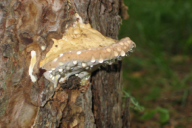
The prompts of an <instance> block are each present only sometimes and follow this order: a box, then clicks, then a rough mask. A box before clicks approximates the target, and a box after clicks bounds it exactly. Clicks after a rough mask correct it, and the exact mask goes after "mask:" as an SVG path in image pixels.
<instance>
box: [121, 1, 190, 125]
mask: <svg viewBox="0 0 192 128" xmlns="http://www.w3.org/2000/svg"><path fill="white" fill-rule="evenodd" d="M124 2H125V4H126V5H127V6H128V7H129V10H128V13H129V15H130V17H129V19H128V20H123V22H122V26H121V29H120V34H119V38H123V37H126V36H128V37H130V38H131V39H132V40H133V41H134V42H135V43H136V45H137V48H136V50H135V52H134V53H133V54H131V55H130V56H129V57H127V58H124V59H123V84H124V87H123V90H124V91H125V93H124V94H125V95H124V96H125V97H132V99H133V101H131V103H132V108H136V109H134V110H140V109H139V107H140V105H139V103H140V104H142V106H144V107H145V111H144V112H145V113H144V114H143V115H142V117H141V118H138V120H139V119H141V120H146V121H149V120H150V122H152V121H153V120H152V118H154V117H156V115H158V119H159V120H158V122H157V123H159V124H160V125H161V124H164V123H165V122H168V123H169V120H176V122H177V123H178V125H177V126H180V127H186V124H189V122H185V121H188V120H192V118H191V117H190V116H189V113H187V112H186V111H187V110H188V111H189V110H190V109H191V107H189V106H187V105H188V104H189V103H188V104H187V101H188V100H189V97H190V96H191V95H190V91H191V83H192V79H191V78H192V70H191V65H192V59H191V58H192V57H191V54H192V50H191V49H192V13H191V12H192V1H191V0H185V1H183V0H168V1H167V0H159V1H154V0H143V1H141V0H124ZM134 99H137V101H134ZM187 99H188V100H187ZM137 107H138V108H137ZM154 108H155V109H154ZM184 110H185V111H184ZM133 112H135V111H133ZM138 113H140V114H138ZM142 113H143V112H141V111H137V112H136V113H134V114H135V115H137V116H138V115H141V114H142ZM169 114H170V115H171V114H172V115H174V116H173V117H170V116H169ZM183 114H184V115H185V116H186V118H187V119H188V120H185V119H182V118H180V117H179V116H178V115H183ZM137 116H136V117H137ZM170 118H171V119H170ZM151 127H153V126H151ZM174 127H175V126H174Z"/></svg>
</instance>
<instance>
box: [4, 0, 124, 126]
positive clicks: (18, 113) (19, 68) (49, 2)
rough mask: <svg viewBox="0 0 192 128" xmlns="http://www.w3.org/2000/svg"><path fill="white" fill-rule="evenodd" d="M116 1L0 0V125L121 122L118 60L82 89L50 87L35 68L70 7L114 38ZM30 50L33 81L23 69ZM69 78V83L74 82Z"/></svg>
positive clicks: (70, 18)
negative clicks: (33, 58) (33, 59)
mask: <svg viewBox="0 0 192 128" xmlns="http://www.w3.org/2000/svg"><path fill="white" fill-rule="evenodd" d="M121 5H122V0H1V1H0V128H6V127H7V128H13V127H14V128H28V127H35V128H54V127H61V128H73V127H79V128H83V127H84V128H96V127H98V128H121V127H123V119H122V84H121V62H118V63H116V64H114V65H112V66H107V68H103V67H101V68H100V69H99V70H97V71H95V72H94V73H93V74H92V79H91V83H92V84H91V85H90V86H89V89H88V90H87V91H86V92H85V93H81V92H80V91H79V90H78V89H77V88H75V87H74V88H70V89H69V88H67V89H63V88H62V86H61V87H60V88H59V89H57V90H54V89H53V84H52V83H50V82H49V81H48V80H47V79H45V78H44V77H43V75H42V73H43V70H41V69H40V68H39V62H40V60H42V59H43V57H44V56H45V55H46V53H47V52H48V51H49V49H50V48H51V46H52V44H53V41H52V38H55V39H60V38H61V37H62V35H63V34H64V33H65V29H66V28H65V27H66V24H67V25H72V24H73V22H74V18H73V15H74V14H75V13H78V14H79V15H80V16H81V17H82V19H83V21H84V23H90V24H91V26H92V28H94V29H97V30H98V31H100V32H101V33H102V34H103V35H105V36H108V37H111V38H113V39H117V38H118V30H119V27H120V24H121V18H120V16H119V10H120V7H121ZM124 7H125V6H124ZM124 12H125V9H124ZM42 47H46V49H45V50H42ZM32 50H35V51H36V52H37V63H36V65H35V68H34V74H36V75H37V76H38V80H37V82H35V83H33V82H32V81H31V79H30V76H29V73H28V70H29V65H30V59H31V54H30V52H31V51H32ZM69 80H71V81H72V82H67V84H68V86H70V87H71V86H75V84H76V83H75V82H73V81H74V79H72V78H70V79H69ZM69 80H68V81H69Z"/></svg>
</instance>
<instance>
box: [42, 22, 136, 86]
mask: <svg viewBox="0 0 192 128" xmlns="http://www.w3.org/2000/svg"><path fill="white" fill-rule="evenodd" d="M53 41H54V44H53V46H52V48H51V49H50V51H49V52H48V53H47V54H46V57H45V58H44V59H43V60H42V61H41V62H40V67H41V68H44V69H46V70H47V71H46V72H45V73H44V76H45V77H46V78H47V79H49V80H50V81H52V82H53V83H54V84H55V85H56V84H57V82H58V80H59V79H60V82H64V81H65V79H67V78H68V77H69V76H71V75H74V74H75V75H76V76H78V77H80V78H81V79H85V77H87V78H88V77H89V76H90V74H91V72H93V71H94V70H95V69H97V68H98V66H100V65H101V64H103V63H105V64H112V63H113V62H115V61H117V60H119V59H121V57H124V56H126V55H127V54H129V52H131V51H132V49H133V48H134V47H136V45H135V43H134V42H133V41H132V40H130V38H128V37H126V38H123V39H121V40H120V41H117V40H114V39H111V38H109V37H105V36H103V35H102V34H101V33H100V32H98V31H97V30H95V29H93V28H91V26H90V24H84V23H80V22H76V24H75V25H74V26H73V27H69V28H68V29H67V30H66V33H65V35H64V36H63V37H62V39H59V40H56V39H53ZM61 77H62V78H61Z"/></svg>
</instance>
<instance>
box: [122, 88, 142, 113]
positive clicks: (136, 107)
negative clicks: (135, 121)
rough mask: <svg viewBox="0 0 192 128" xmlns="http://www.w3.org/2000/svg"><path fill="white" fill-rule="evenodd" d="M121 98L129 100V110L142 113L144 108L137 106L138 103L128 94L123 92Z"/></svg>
mask: <svg viewBox="0 0 192 128" xmlns="http://www.w3.org/2000/svg"><path fill="white" fill-rule="evenodd" d="M123 97H124V98H130V101H131V108H133V109H134V110H136V111H143V110H144V107H143V106H141V105H140V104H139V102H138V101H137V100H136V99H135V98H134V97H133V96H131V95H130V94H129V93H127V92H125V91H124V96H123Z"/></svg>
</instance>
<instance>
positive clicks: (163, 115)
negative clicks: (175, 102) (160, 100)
mask: <svg viewBox="0 0 192 128" xmlns="http://www.w3.org/2000/svg"><path fill="white" fill-rule="evenodd" d="M156 113H157V114H158V115H159V122H160V123H166V122H167V121H168V120H169V118H170V116H169V110H168V109H165V108H162V107H157V108H155V109H152V110H149V111H147V112H145V113H144V114H143V115H142V116H141V119H142V120H149V119H151V118H153V116H154V115H155V114H156Z"/></svg>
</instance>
